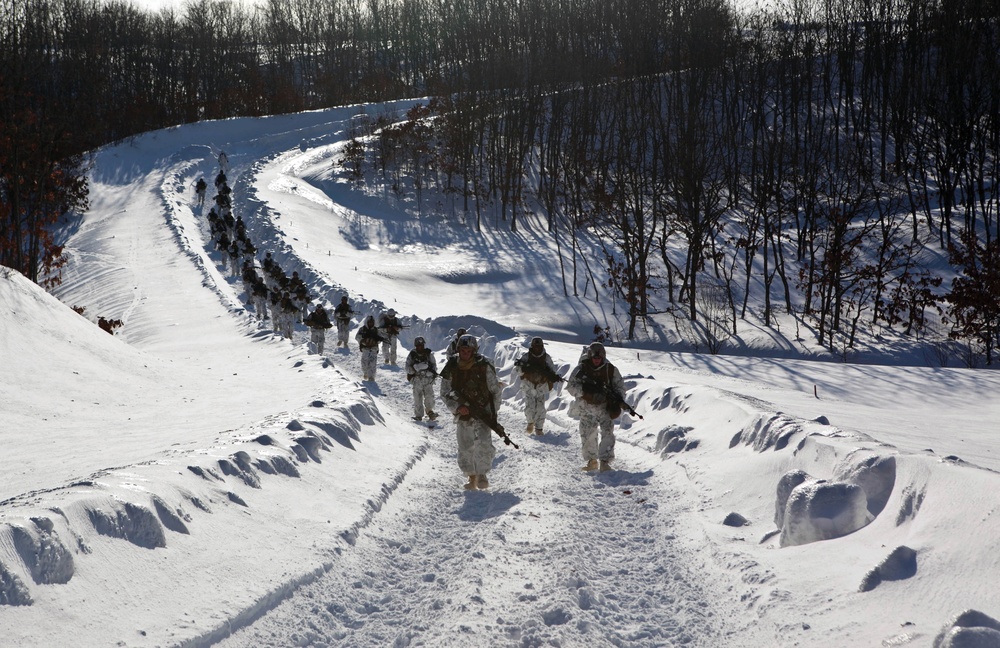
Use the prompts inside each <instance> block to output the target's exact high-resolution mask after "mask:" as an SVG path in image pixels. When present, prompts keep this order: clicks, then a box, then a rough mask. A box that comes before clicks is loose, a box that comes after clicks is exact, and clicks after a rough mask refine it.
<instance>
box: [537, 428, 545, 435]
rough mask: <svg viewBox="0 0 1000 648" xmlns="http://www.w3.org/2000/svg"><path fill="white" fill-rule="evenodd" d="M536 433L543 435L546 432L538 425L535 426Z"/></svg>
mask: <svg viewBox="0 0 1000 648" xmlns="http://www.w3.org/2000/svg"><path fill="white" fill-rule="evenodd" d="M535 434H537V435H538V436H542V435H543V434H545V433H544V432H542V428H541V427H536V428H535Z"/></svg>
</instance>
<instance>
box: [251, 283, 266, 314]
mask: <svg viewBox="0 0 1000 648" xmlns="http://www.w3.org/2000/svg"><path fill="white" fill-rule="evenodd" d="M250 290H251V294H252V295H253V308H254V310H255V311H256V312H257V319H259V320H260V321H262V322H263V321H264V320H266V319H267V296H268V290H267V284H265V283H264V280H263V279H261V278H260V277H259V276H258V277H257V278H256V279H255V280H254V282H253V286H252V287H251V288H250Z"/></svg>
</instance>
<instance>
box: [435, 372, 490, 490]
mask: <svg viewBox="0 0 1000 648" xmlns="http://www.w3.org/2000/svg"><path fill="white" fill-rule="evenodd" d="M472 365H473V366H472V367H470V368H468V369H464V370H463V369H462V368H461V367H459V364H458V357H457V356H456V357H455V358H453V359H451V360H449V361H448V364H447V365H445V368H444V369H443V370H442V372H441V400H442V401H444V404H445V406H447V408H448V410H449V411H451V412H452V413H453V414H455V415H456V417H457V418H456V421H455V427H456V436H457V439H458V467H459V469H460V470H461V471H462V472H463V473H465V474H466V475H485V474H486V473H488V472H489V471H490V469H491V468H492V467H493V458H494V457H495V456H496V448H494V447H493V431H492V430H491V429H490V428H489V427H488V426H487V425H486V424H485V423H483V422H482V421H479V420H478V419H475V418H473V417H471V416H465V417H460V416H458V414H457V411H458V408H459V406H460V405H461V402H460V400H459V398H458V397H457V396H456V395H455V393H454V391H453V388H454V386H458V387H459V388H460V389H462V390H463V391H465V392H466V393H468V394H469V396H472V397H475V396H476V394H479V395H480V396H482V397H487V398H488V400H487V401H486V406H487V407H489V405H490V404H492V406H493V413H495V412H497V411H499V410H500V383H499V381H498V380H497V372H496V368H494V366H493V364H492V363H491V362H490V361H489V360H487V359H486V358H484V357H483V356H481V355H479V354H478V353H476V354H474V355H473V356H472ZM453 381H454V386H453ZM483 389H485V390H486V391H487V392H488V393H486V394H481V393H480V392H481V391H482V390H483Z"/></svg>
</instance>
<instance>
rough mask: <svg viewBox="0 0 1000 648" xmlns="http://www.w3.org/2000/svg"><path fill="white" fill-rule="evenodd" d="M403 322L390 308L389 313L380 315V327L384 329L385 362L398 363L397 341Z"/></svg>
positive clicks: (383, 352)
mask: <svg viewBox="0 0 1000 648" xmlns="http://www.w3.org/2000/svg"><path fill="white" fill-rule="evenodd" d="M401 325H402V322H400V321H399V319H398V318H397V317H396V311H394V310H391V309H390V310H389V312H388V313H384V314H382V316H381V317H379V323H378V327H379V329H380V330H381V331H382V337H383V338H385V339H384V341H383V342H382V356H383V358H382V359H383V360H384V361H385V364H396V341H397V339H398V337H399V327H400V326H401Z"/></svg>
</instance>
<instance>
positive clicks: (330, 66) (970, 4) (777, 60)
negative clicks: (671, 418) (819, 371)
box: [0, 0, 1000, 361]
mask: <svg viewBox="0 0 1000 648" xmlns="http://www.w3.org/2000/svg"><path fill="white" fill-rule="evenodd" d="M998 13H1000V6H998V5H997V3H995V2H991V1H988V0H888V1H884V0H879V1H875V0H846V1H845V2H837V3H830V2H819V1H818V0H814V1H808V0H806V1H802V2H794V3H790V4H788V5H779V6H777V7H774V8H769V9H753V10H745V9H741V10H737V9H736V8H734V7H733V6H732V5H731V4H729V3H728V2H726V1H725V0H531V1H530V2H529V1H528V0H298V1H297V2H294V3H289V2H283V1H282V0H266V1H264V2H260V3H258V4H254V5H247V4H242V3H237V2H231V1H230V0H189V1H188V2H186V3H185V4H184V5H183V7H182V8H180V9H164V10H160V11H158V12H147V11H143V10H140V9H137V8H136V7H134V6H133V5H131V4H130V3H128V2H120V1H117V0H114V1H110V2H105V1H101V0H0V24H2V27H0V33H2V35H3V38H2V44H0V105H2V110H3V116H4V119H3V120H2V122H0V129H2V131H0V263H2V264H4V265H10V266H12V267H15V268H17V269H19V270H21V271H22V272H24V273H25V274H26V275H27V276H29V277H31V278H32V279H35V280H38V278H39V277H47V276H51V274H50V273H49V272H48V271H49V270H50V269H51V267H53V266H57V265H58V264H59V263H60V258H61V255H60V250H59V249H58V247H57V246H56V245H55V243H54V241H52V240H51V238H50V236H49V234H47V227H48V226H49V225H50V224H51V223H52V222H54V220H55V218H57V217H58V215H59V214H60V213H63V212H64V211H66V210H67V209H78V208H81V207H83V206H85V205H86V185H85V183H84V182H83V181H82V180H81V177H82V170H83V166H82V165H83V164H84V163H85V159H84V158H83V157H82V153H83V152H85V151H87V150H90V149H92V148H94V147H96V146H98V145H101V144H104V143H108V142H113V141H117V140H120V139H122V138H127V137H129V136H132V135H135V134H137V133H141V132H145V131H148V130H151V129H155V128H160V127H164V126H169V125H174V124H179V123H187V122H192V121H197V120H201V119H214V118H223V117H232V116H244V115H262V114H274V113H284V112H292V111H298V110H304V109H315V108H321V107H329V106H334V105H343V104H347V103H352V102H369V101H380V100H386V99H393V98H399V97H402V96H428V97H432V99H431V100H429V101H428V102H427V105H426V106H424V107H422V108H420V109H418V110H415V111H414V112H413V114H411V115H410V116H409V119H407V120H406V122H404V123H403V124H401V125H399V126H397V127H393V128H385V129H381V130H379V131H376V132H377V133H378V134H377V135H376V136H374V137H372V138H370V139H369V140H365V142H366V143H368V144H370V146H373V147H375V148H374V149H373V152H372V156H373V159H375V160H376V162H375V163H376V164H377V165H378V167H379V169H380V171H381V172H382V174H383V177H386V178H389V180H388V181H389V182H390V183H393V182H394V183H395V184H394V186H395V187H396V188H397V190H402V186H403V184H402V181H401V179H403V178H405V179H406V180H407V182H408V184H407V186H408V187H410V189H408V190H412V191H414V192H416V193H417V194H418V199H419V198H420V194H422V192H424V191H425V190H427V189H432V188H433V189H436V190H441V191H444V192H446V193H447V194H449V195H452V196H454V197H455V198H456V200H457V201H458V202H459V204H460V209H461V211H462V213H463V214H464V215H465V216H467V217H468V218H469V219H470V220H471V221H474V222H475V223H476V225H477V226H478V227H483V226H503V227H509V228H511V229H516V228H517V227H518V226H519V222H520V221H519V218H520V215H521V214H523V213H524V212H525V210H527V209H531V210H541V211H542V213H544V214H545V216H546V218H547V223H548V230H549V232H550V233H551V235H552V236H554V237H555V239H556V242H557V243H558V244H559V246H560V248H559V249H560V250H561V254H560V261H561V263H562V264H563V266H562V270H563V277H564V279H563V287H564V291H566V292H567V294H576V293H577V292H578V291H579V290H580V289H581V287H583V288H584V290H586V286H587V285H589V284H592V282H593V280H594V278H595V277H597V276H603V275H604V274H605V273H604V272H598V271H597V269H595V268H592V267H588V265H587V263H588V261H590V260H589V259H588V258H587V256H586V255H583V254H582V253H581V250H580V249H579V245H580V241H579V238H578V234H579V233H580V232H581V231H583V228H587V229H589V230H590V231H593V232H599V233H601V234H602V236H601V238H602V240H604V241H607V245H606V246H605V250H604V254H605V259H604V261H605V264H606V267H605V268H604V269H603V270H606V271H607V273H608V274H609V275H610V278H611V279H610V285H609V286H608V287H607V288H608V289H609V290H611V291H612V292H614V293H615V295H616V296H617V298H618V299H621V300H622V301H623V302H624V303H625V304H627V306H628V309H629V313H628V314H629V322H630V323H629V330H628V333H627V334H628V335H629V336H631V335H632V334H633V333H634V330H635V327H636V326H637V323H639V322H640V321H641V319H642V318H643V317H646V316H648V315H651V314H654V313H657V312H662V311H664V310H670V311H673V312H677V313H679V314H683V316H684V317H686V318H688V319H689V320H690V321H692V322H694V323H696V325H697V326H699V327H700V328H701V331H702V335H703V336H704V337H705V339H706V342H707V343H709V344H710V346H714V345H717V344H718V343H719V341H720V339H721V338H722V337H724V336H725V335H726V334H727V332H731V331H734V330H735V328H736V326H737V322H738V320H739V319H741V318H745V317H747V315H748V313H747V310H748V308H749V304H750V303H751V300H750V299H749V297H750V295H751V294H752V292H753V291H761V294H762V296H763V303H764V307H763V312H761V313H756V314H754V315H756V316H757V317H759V318H760V319H761V320H762V321H763V322H764V323H765V324H768V325H770V324H772V323H773V322H774V313H775V309H783V310H784V311H786V312H790V313H796V314H798V315H800V316H801V318H802V321H804V322H805V321H808V322H810V323H811V325H813V326H815V327H816V331H817V335H818V337H819V339H820V341H821V342H822V343H823V344H826V345H827V346H829V347H831V348H834V347H836V346H837V345H840V346H850V345H851V344H852V343H853V341H854V339H855V336H856V335H857V332H858V330H859V327H863V326H868V327H874V326H899V327H901V328H902V329H903V330H904V331H906V332H908V333H912V334H914V335H917V334H921V333H922V331H924V329H925V327H926V325H927V314H928V312H930V311H933V310H934V309H941V310H943V311H944V312H945V317H946V318H947V320H948V322H949V324H950V326H951V331H952V333H953V334H954V335H956V336H957V337H960V338H962V339H964V340H969V341H971V342H974V343H975V344H976V345H977V346H978V347H980V348H981V349H982V350H983V351H984V352H985V354H986V357H987V360H988V361H991V360H992V351H993V349H994V348H995V346H996V344H997V342H998V335H1000V312H998V307H997V304H998V303H1000V286H997V284H998V283H1000V282H998V280H997V278H996V275H997V274H998V273H1000V268H998V264H997V263H996V260H997V259H998V258H1000V249H998V246H1000V216H998V214H997V213H996V205H997V201H996V198H997V196H996V193H997V184H996V177H997V165H998V164H1000V162H998V160H1000V155H998V154H997V153H998V147H1000V103H998V101H1000V92H997V84H998V83H1000V75H998V74H997V72H998V63H1000V60H998V57H1000V55H998V52H1000V47H998V45H1000V43H998V42H997V40H998V31H997V29H998ZM359 144H361V141H360V140H359V142H357V143H356V146H354V147H353V148H351V149H349V151H353V155H354V161H353V164H354V165H355V168H356V170H358V171H359V172H360V167H359V165H360V164H361V160H362V158H359V157H358V156H359V155H360V156H364V150H363V149H361V150H359V148H358V146H357V145H359ZM393 178H394V180H393ZM419 202H420V200H418V203H419ZM933 253H939V254H944V255H949V258H950V260H951V262H952V264H953V266H954V268H955V269H956V274H957V280H956V281H955V282H953V283H952V284H951V286H950V289H948V290H946V289H941V288H940V286H941V285H942V281H943V280H944V279H948V278H947V277H941V276H934V275H932V274H931V273H929V272H928V271H927V270H926V265H927V264H926V261H925V259H926V257H927V256H928V255H929V254H933ZM947 287H948V286H947V285H946V288H947Z"/></svg>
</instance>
